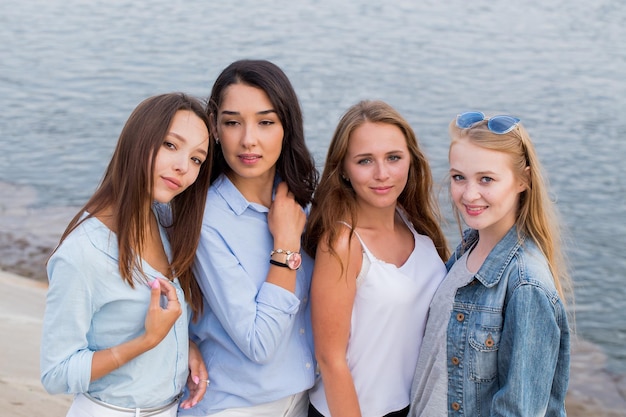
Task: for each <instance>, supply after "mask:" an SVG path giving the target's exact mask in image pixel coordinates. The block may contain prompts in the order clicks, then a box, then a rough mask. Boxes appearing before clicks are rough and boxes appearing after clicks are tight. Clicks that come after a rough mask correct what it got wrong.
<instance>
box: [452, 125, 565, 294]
mask: <svg viewBox="0 0 626 417" xmlns="http://www.w3.org/2000/svg"><path fill="white" fill-rule="evenodd" d="M449 133H450V137H451V138H452V142H451V145H452V144H454V142H455V141H458V140H460V139H462V138H467V139H469V140H470V141H471V142H472V143H473V144H475V145H477V146H480V147H481V148H485V149H491V150H494V151H498V152H503V153H506V154H507V155H509V156H510V157H511V162H512V168H513V172H514V173H515V175H516V177H517V178H520V179H523V180H524V181H525V182H526V183H527V184H526V190H525V191H523V192H522V193H521V194H520V198H519V207H518V210H517V217H516V221H515V226H516V228H517V231H518V233H520V234H522V233H523V234H525V235H527V236H528V237H529V238H531V239H532V240H533V241H534V242H535V243H536V244H537V246H538V247H539V249H540V250H541V252H542V253H543V255H544V256H545V257H546V260H547V262H548V266H549V268H550V272H551V273H552V276H553V278H554V284H555V287H556V289H557V291H558V292H559V294H560V295H561V297H562V298H563V299H564V300H565V294H566V292H568V291H569V290H570V289H571V281H570V277H569V273H568V271H567V267H566V262H565V258H564V255H563V252H562V248H561V227H560V220H559V216H558V212H557V210H556V206H555V204H554V203H553V201H552V200H551V199H550V197H549V195H548V182H547V180H546V178H545V176H544V172H543V168H542V166H541V163H540V162H539V158H538V157H537V152H536V151H535V147H534V145H533V143H532V140H531V139H530V135H529V134H528V132H527V131H526V129H525V128H524V126H523V125H522V124H518V125H517V127H516V128H514V129H513V130H511V131H510V132H508V133H505V134H496V133H493V132H491V131H490V130H489V128H488V127H487V120H483V121H481V122H478V123H476V124H474V125H472V126H470V127H469V128H466V129H463V128H459V127H458V126H457V125H456V119H455V120H452V122H451V123H450V126H449ZM527 167H529V168H530V170H529V172H528V173H527V174H524V171H525V170H526V168H527ZM453 210H454V212H455V215H456V218H457V221H458V222H459V224H460V220H461V219H460V215H459V213H458V211H457V210H456V207H454V205H453ZM566 290H567V291H566Z"/></svg>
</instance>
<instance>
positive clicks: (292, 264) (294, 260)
mask: <svg viewBox="0 0 626 417" xmlns="http://www.w3.org/2000/svg"><path fill="white" fill-rule="evenodd" d="M301 264H302V257H301V256H300V254H299V253H298V252H294V253H291V254H289V255H288V256H287V266H289V269H298V268H300V265H301Z"/></svg>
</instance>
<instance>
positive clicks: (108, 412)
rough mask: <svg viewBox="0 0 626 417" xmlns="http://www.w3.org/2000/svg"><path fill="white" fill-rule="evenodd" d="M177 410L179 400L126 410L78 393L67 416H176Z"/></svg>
mask: <svg viewBox="0 0 626 417" xmlns="http://www.w3.org/2000/svg"><path fill="white" fill-rule="evenodd" d="M177 411H178V401H174V403H173V404H171V405H170V406H168V407H164V408H160V409H158V410H153V409H144V410H142V409H140V408H137V409H127V410H126V411H125V410H119V409H114V408H111V407H109V406H106V405H102V404H99V403H97V402H95V401H93V400H91V399H89V398H87V397H86V396H84V395H83V394H78V395H77V396H76V397H75V398H74V402H72V405H71V406H70V409H69V410H68V412H67V416H66V417H176V413H177Z"/></svg>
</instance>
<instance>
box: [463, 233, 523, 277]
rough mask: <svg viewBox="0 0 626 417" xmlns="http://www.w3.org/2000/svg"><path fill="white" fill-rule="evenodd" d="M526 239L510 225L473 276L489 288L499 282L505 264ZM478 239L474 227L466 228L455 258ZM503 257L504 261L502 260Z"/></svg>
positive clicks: (505, 267)
mask: <svg viewBox="0 0 626 417" xmlns="http://www.w3.org/2000/svg"><path fill="white" fill-rule="evenodd" d="M525 240H526V236H525V235H524V234H523V233H522V234H520V235H518V230H517V228H516V227H515V226H513V227H511V228H510V229H509V231H508V232H507V233H506V235H504V237H503V238H502V239H500V241H499V242H498V244H497V245H496V246H495V247H494V248H493V249H492V250H491V252H489V255H488V256H487V259H485V262H483V264H482V266H481V267H480V269H479V270H478V272H477V273H476V275H475V278H476V279H477V280H479V281H480V282H481V283H482V284H483V285H484V286H485V287H487V288H491V287H493V286H494V285H496V284H498V282H500V279H501V278H502V274H504V272H505V271H506V269H507V266H508V265H509V263H510V262H511V259H513V256H515V253H516V252H517V251H518V250H519V247H520V246H521V245H522V244H523V243H524V241H525ZM477 241H478V231H477V230H474V229H468V230H467V231H466V232H465V233H464V236H463V242H464V243H463V245H461V246H462V247H461V246H459V248H458V249H457V251H456V258H457V259H458V258H460V257H461V255H462V254H463V251H464V249H462V248H471V247H472V246H473V245H474V244H475V243H476V242H477ZM503 259H504V261H503Z"/></svg>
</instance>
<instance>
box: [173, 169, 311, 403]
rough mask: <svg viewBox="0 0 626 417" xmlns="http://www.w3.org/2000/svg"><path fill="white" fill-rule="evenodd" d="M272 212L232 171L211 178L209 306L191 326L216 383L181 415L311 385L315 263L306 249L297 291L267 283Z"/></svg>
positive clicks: (201, 275)
mask: <svg viewBox="0 0 626 417" xmlns="http://www.w3.org/2000/svg"><path fill="white" fill-rule="evenodd" d="M268 211H269V210H268V208H267V207H264V206H262V205H260V204H255V203H250V202H248V201H247V200H246V199H245V198H244V196H243V195H242V194H241V193H240V192H239V190H237V188H236V187H235V186H234V185H233V184H232V182H231V181H230V180H229V179H228V178H227V177H226V176H222V177H220V178H218V179H217V180H216V181H215V182H214V183H213V184H212V185H211V188H210V190H209V193H208V197H207V206H206V209H205V213H204V221H203V225H202V235H201V239H200V245H199V248H198V251H197V253H196V264H195V274H196V278H197V279H198V281H199V283H200V287H201V288H202V292H203V294H204V298H205V300H204V304H205V311H204V314H203V315H202V317H201V318H200V319H199V320H198V322H197V323H192V324H191V328H190V329H191V334H192V339H194V340H195V341H196V342H197V343H198V345H199V347H200V350H201V352H202V356H203V357H204V360H205V362H206V364H207V368H208V371H209V379H210V380H211V385H210V386H209V387H208V390H207V393H206V395H205V396H204V398H203V400H202V401H201V402H200V403H199V404H198V405H197V406H196V407H194V408H192V409H190V410H180V411H179V413H180V414H182V415H207V414H213V413H216V412H219V411H221V410H224V409H228V408H234V407H247V406H253V405H258V404H263V403H267V402H271V401H275V400H278V399H280V398H284V397H287V396H289V395H292V394H296V393H299V392H302V391H305V390H307V389H308V388H310V387H311V386H312V385H313V381H314V368H315V364H314V358H313V348H312V347H313V343H312V332H311V322H310V310H309V302H308V295H309V288H310V280H311V273H312V270H313V262H312V259H311V258H310V257H308V256H307V255H306V254H304V253H303V254H302V258H303V260H302V266H301V268H300V269H299V270H298V271H297V273H296V275H297V278H296V280H297V281H296V292H295V294H294V293H292V292H290V291H287V290H285V289H283V288H281V287H279V286H277V285H274V284H270V283H267V282H265V279H266V277H267V274H268V272H269V266H270V264H269V258H270V251H271V250H272V249H273V248H274V244H273V239H272V235H271V234H270V232H269V229H268V225H267V213H268ZM284 249H289V248H284Z"/></svg>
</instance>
